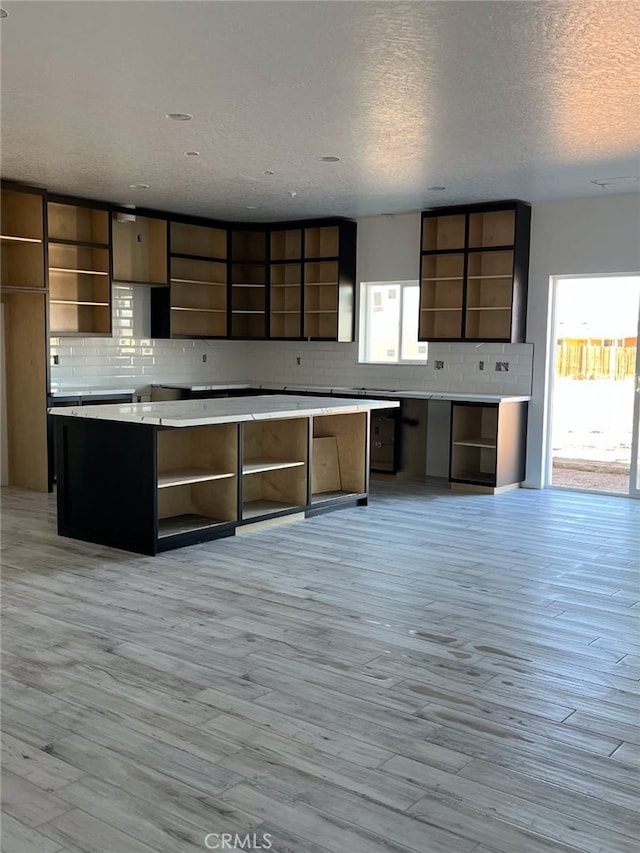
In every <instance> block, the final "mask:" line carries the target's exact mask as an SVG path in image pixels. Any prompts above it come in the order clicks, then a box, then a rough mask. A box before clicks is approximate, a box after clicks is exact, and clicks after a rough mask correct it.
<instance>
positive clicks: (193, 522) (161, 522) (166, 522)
mask: <svg viewBox="0 0 640 853" xmlns="http://www.w3.org/2000/svg"><path fill="white" fill-rule="evenodd" d="M221 524H229V521H228V520H227V519H224V518H210V517H209V516H206V515H198V514H196V513H184V514H182V515H174V516H170V517H169V518H160V519H158V538H159V539H166V538H167V537H169V536H178V535H180V534H181V533H192V532H194V531H196V530H204V529H206V528H207V527H217V526H219V525H221Z"/></svg>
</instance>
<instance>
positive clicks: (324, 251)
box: [304, 225, 340, 258]
mask: <svg viewBox="0 0 640 853" xmlns="http://www.w3.org/2000/svg"><path fill="white" fill-rule="evenodd" d="M339 239H340V230H339V228H338V227H337V226H336V225H330V226H324V227H320V228H305V229H304V256H305V258H337V257H338V250H339Z"/></svg>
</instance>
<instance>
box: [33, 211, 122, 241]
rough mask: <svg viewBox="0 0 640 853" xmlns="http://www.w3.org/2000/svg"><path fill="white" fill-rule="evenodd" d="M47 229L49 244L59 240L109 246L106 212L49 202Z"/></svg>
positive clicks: (107, 214)
mask: <svg viewBox="0 0 640 853" xmlns="http://www.w3.org/2000/svg"><path fill="white" fill-rule="evenodd" d="M47 227H48V232H49V241H50V242H55V241H57V240H61V241H64V242H73V243H94V244H98V245H101V246H104V247H106V248H108V246H109V213H108V211H106V210H99V209H96V208H92V207H84V206H81V205H75V204H63V203H58V202H49V203H48V205H47Z"/></svg>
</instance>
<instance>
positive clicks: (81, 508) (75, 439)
mask: <svg viewBox="0 0 640 853" xmlns="http://www.w3.org/2000/svg"><path fill="white" fill-rule="evenodd" d="M54 420H55V446H56V470H57V478H58V483H57V501H58V533H59V534H60V535H61V536H69V537H71V538H73V539H82V540H85V541H87V542H97V543H98V544H100V545H110V546H111V547H113V548H123V549H124V550H126V551H137V552H139V553H142V554H155V553H156V535H155V531H156V515H155V513H156V510H155V506H156V502H155V482H156V459H155V453H154V447H155V442H154V429H153V427H150V426H149V427H147V426H144V425H141V424H129V423H120V422H114V421H101V420H97V419H93V418H90V417H86V418H85V417H78V418H66V417H56V418H55V419H54Z"/></svg>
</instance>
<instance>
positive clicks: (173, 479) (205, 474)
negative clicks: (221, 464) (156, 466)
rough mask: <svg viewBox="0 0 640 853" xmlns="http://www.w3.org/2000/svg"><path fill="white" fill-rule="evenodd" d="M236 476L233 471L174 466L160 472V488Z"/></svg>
mask: <svg viewBox="0 0 640 853" xmlns="http://www.w3.org/2000/svg"><path fill="white" fill-rule="evenodd" d="M228 477H235V474H234V472H233V471H209V470H208V469H206V468H174V469H173V470H170V471H161V472H159V473H158V488H159V489H166V488H169V487H170V486H184V485H186V484H188V483H202V482H206V481H208V480H224V479H226V478H228Z"/></svg>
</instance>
